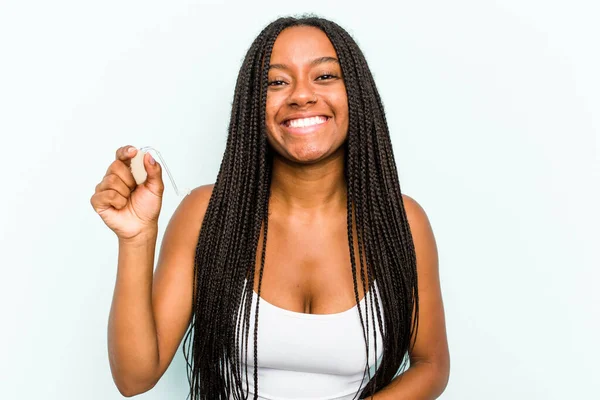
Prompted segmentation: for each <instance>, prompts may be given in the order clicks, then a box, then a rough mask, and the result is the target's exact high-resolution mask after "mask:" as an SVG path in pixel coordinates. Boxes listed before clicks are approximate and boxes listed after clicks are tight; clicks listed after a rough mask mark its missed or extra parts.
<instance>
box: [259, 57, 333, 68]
mask: <svg viewBox="0 0 600 400" xmlns="http://www.w3.org/2000/svg"><path fill="white" fill-rule="evenodd" d="M331 62H333V63H336V64H339V63H340V62H339V60H338V59H337V58H335V57H331V56H325V57H319V58H315V59H314V60H312V61H311V62H310V63H309V64H310V66H311V67H314V66H316V65H320V64H324V63H331ZM271 69H282V70H289V69H290V67H289V66H287V65H286V64H271V65H269V70H271Z"/></svg>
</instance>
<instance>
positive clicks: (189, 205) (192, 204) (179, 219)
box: [170, 184, 215, 233]
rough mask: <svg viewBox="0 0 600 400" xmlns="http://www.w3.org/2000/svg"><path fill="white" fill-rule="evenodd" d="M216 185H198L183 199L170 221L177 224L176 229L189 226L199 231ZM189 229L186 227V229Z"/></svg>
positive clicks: (179, 229) (194, 230)
mask: <svg viewBox="0 0 600 400" xmlns="http://www.w3.org/2000/svg"><path fill="white" fill-rule="evenodd" d="M214 186H215V185H214V184H210V185H202V186H198V187H197V188H195V189H193V190H192V191H191V192H190V193H189V194H188V195H187V196H185V197H184V198H183V200H181V203H179V206H177V209H176V210H175V212H174V213H173V216H172V217H171V222H170V224H172V225H176V231H181V230H182V228H184V227H187V228H188V229H191V231H192V232H196V233H197V231H198V229H200V227H201V225H202V220H203V219H204V214H206V209H207V208H208V203H209V201H210V196H211V195H212V191H213V188H214ZM188 229H184V231H185V230H188Z"/></svg>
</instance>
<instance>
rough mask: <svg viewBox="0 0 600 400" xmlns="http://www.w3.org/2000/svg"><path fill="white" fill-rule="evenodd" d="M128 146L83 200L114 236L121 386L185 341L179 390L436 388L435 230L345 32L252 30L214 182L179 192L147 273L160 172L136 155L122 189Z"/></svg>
mask: <svg viewBox="0 0 600 400" xmlns="http://www.w3.org/2000/svg"><path fill="white" fill-rule="evenodd" d="M136 152H137V150H136V149H135V148H133V147H132V146H125V147H122V148H119V149H118V150H117V152H116V160H115V161H114V162H113V163H112V164H111V165H110V167H109V168H108V171H107V173H106V176H105V177H104V178H103V179H102V181H101V182H100V183H99V184H98V186H97V187H96V191H95V194H94V195H93V196H92V198H91V203H92V206H93V207H94V209H95V210H96V212H97V213H98V214H99V215H100V216H101V217H102V219H103V220H104V222H105V223H106V225H108V227H109V228H111V229H112V230H113V231H114V232H115V233H116V234H117V236H118V239H119V260H118V272H117V280H116V286H115V291H114V297H113V303H112V308H111V312H110V319H109V330H108V345H109V357H110V365H111V370H112V374H113V378H114V380H115V383H116V385H117V387H118V388H119V390H120V391H121V393H122V394H124V395H125V396H133V395H135V394H138V393H142V392H145V391H147V390H149V389H151V388H152V387H153V386H154V385H155V384H156V382H157V381H158V380H159V379H160V377H161V376H162V375H163V373H164V372H165V370H166V369H167V367H168V366H169V364H170V362H171V361H172V359H173V356H174V354H175V352H176V350H177V348H178V346H179V345H180V343H181V341H182V340H184V351H185V354H186V360H187V361H188V367H189V369H188V371H189V381H190V395H191V398H192V399H242V398H253V399H278V400H282V399H300V398H301V399H321V400H325V399H353V398H372V399H378V400H384V399H433V398H437V397H438V396H439V395H440V394H441V393H442V392H443V390H444V388H445V387H446V384H447V381H448V375H449V355H448V345H447V339H446V330H445V322H444V311H443V304H442V297H441V290H440V283H439V275H438V258H437V250H436V244H435V239H434V236H433V233H432V230H431V227H430V225H429V222H428V218H427V216H426V214H425V212H424V211H423V209H422V208H421V207H420V206H419V204H418V203H417V202H416V201H415V200H413V199H412V198H410V197H408V196H406V195H404V194H402V193H401V191H400V185H399V182H398V176H397V171H396V166H395V162H394V157H393V153H392V146H391V142H390V137H389V132H388V127H387V124H386V119H385V114H384V110H383V106H382V103H381V100H380V97H379V94H378V92H377V89H376V87H375V83H374V81H373V77H372V75H371V73H370V71H369V68H368V66H367V63H366V61H365V58H364V56H363V54H362V52H361V51H360V49H359V48H358V46H357V44H356V43H355V42H354V40H353V39H352V38H351V37H350V35H349V34H348V33H347V32H346V31H345V30H344V29H342V28H341V27H339V26H338V25H337V24H335V23H333V22H331V21H327V20H324V19H320V18H314V17H307V18H300V19H296V18H281V19H278V20H276V21H274V22H273V23H271V24H270V25H268V26H267V27H266V28H265V29H264V30H263V31H262V32H261V33H260V34H259V36H258V37H257V38H256V40H255V41H254V43H253V44H252V46H251V47H250V49H249V51H248V53H247V55H246V57H245V60H244V62H243V65H242V67H241V69H240V73H239V77H238V81H237V85H236V89H235V93H234V102H233V107H232V113H231V121H230V125H229V136H228V140H227V145H226V149H225V154H224V157H223V161H222V164H221V169H220V171H219V174H218V177H217V180H216V183H215V184H214V185H209V186H202V187H199V188H196V189H195V190H193V191H192V193H191V194H190V195H189V196H187V197H186V198H185V199H184V200H183V201H182V202H181V204H180V205H179V207H178V208H177V210H176V211H175V213H174V215H173V217H172V218H171V220H170V222H169V225H168V227H167V228H166V231H165V235H164V238H163V241H162V246H161V251H160V256H159V259H158V263H157V267H156V271H155V272H154V273H153V266H154V251H155V246H156V240H157V232H158V226H157V221H158V216H159V213H160V209H161V204H162V194H163V190H164V186H163V181H162V170H161V166H160V165H159V164H158V163H156V162H155V161H154V160H153V159H152V157H151V156H150V155H149V154H148V155H146V156H145V157H144V167H145V168H146V170H147V173H148V178H147V180H146V182H144V183H143V184H140V185H137V186H136V183H135V180H134V178H133V176H132V174H131V172H130V169H129V165H130V160H131V158H132V157H134V156H135V155H136ZM186 331H187V335H185V334H186ZM184 336H185V339H184ZM407 360H410V367H408V368H407V369H406V365H405V363H406V361H407Z"/></svg>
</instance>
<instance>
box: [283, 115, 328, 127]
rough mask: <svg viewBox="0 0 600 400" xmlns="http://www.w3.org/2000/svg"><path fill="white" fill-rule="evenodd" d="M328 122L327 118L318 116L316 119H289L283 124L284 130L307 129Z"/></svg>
mask: <svg viewBox="0 0 600 400" xmlns="http://www.w3.org/2000/svg"><path fill="white" fill-rule="evenodd" d="M327 120H329V117H326V116H324V115H319V116H316V117H308V118H296V119H289V120H287V121H284V122H283V124H282V125H283V126H285V127H286V128H309V127H312V126H316V125H321V124H324V123H325V122H327Z"/></svg>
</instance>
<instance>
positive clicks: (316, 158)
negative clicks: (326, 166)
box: [282, 146, 333, 165]
mask: <svg viewBox="0 0 600 400" xmlns="http://www.w3.org/2000/svg"><path fill="white" fill-rule="evenodd" d="M285 150H286V151H285V153H284V154H285V155H282V156H283V157H284V158H285V159H287V160H288V161H291V162H294V163H297V164H306V165H309V164H315V163H318V162H320V161H323V160H325V159H327V158H328V157H329V156H330V155H331V154H332V153H333V152H332V151H331V149H329V148H328V149H323V148H319V147H316V146H303V147H301V148H294V149H285Z"/></svg>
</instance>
